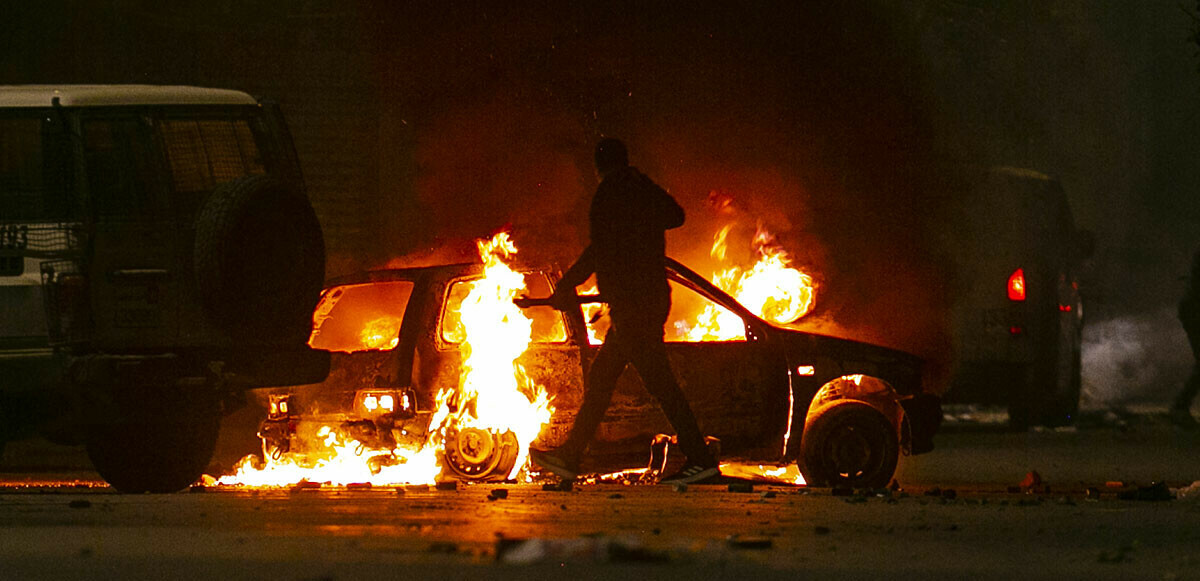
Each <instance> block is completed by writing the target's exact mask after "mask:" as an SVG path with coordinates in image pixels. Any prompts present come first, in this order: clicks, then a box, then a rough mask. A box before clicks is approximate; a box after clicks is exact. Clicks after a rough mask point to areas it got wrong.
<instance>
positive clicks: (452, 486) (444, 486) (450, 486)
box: [437, 480, 458, 492]
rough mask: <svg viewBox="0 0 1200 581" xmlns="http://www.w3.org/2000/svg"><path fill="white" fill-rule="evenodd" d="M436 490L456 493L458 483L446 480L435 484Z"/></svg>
mask: <svg viewBox="0 0 1200 581" xmlns="http://www.w3.org/2000/svg"><path fill="white" fill-rule="evenodd" d="M437 489H438V490H445V491H449V492H456V491H458V481H457V480H448V481H446V482H439V483H437Z"/></svg>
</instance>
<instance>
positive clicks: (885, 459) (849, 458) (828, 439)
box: [801, 401, 900, 488]
mask: <svg viewBox="0 0 1200 581" xmlns="http://www.w3.org/2000/svg"><path fill="white" fill-rule="evenodd" d="M801 454H802V457H803V459H804V469H805V474H804V476H805V478H806V479H807V480H808V482H809V484H810V485H814V486H834V487H852V488H879V487H883V486H887V484H888V482H890V481H891V479H892V475H893V474H894V473H895V472H896V464H897V462H898V461H899V458H900V445H899V440H898V438H897V434H896V429H895V427H894V426H893V425H892V423H891V422H890V421H888V419H887V418H886V417H884V415H883V414H881V413H879V411H878V410H876V409H875V408H873V407H871V406H869V405H867V404H864V403H860V402H856V401H846V402H842V403H836V404H834V405H831V406H829V407H827V408H825V409H823V410H821V411H819V412H818V413H817V415H816V416H814V417H812V418H810V419H809V421H808V422H807V424H806V425H805V427H804V436H803V439H802V441H801Z"/></svg>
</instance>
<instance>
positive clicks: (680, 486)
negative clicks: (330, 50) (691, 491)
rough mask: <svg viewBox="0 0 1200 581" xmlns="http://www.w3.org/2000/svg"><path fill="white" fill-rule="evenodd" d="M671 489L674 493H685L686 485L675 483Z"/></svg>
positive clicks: (684, 483)
mask: <svg viewBox="0 0 1200 581" xmlns="http://www.w3.org/2000/svg"><path fill="white" fill-rule="evenodd" d="M671 489H672V490H674V491H675V492H687V483H686V482H676V483H674V484H672V485H671Z"/></svg>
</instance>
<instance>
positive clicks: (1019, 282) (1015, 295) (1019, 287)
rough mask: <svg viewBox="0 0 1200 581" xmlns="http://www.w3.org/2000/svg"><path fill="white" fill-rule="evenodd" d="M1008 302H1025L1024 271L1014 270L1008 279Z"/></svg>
mask: <svg viewBox="0 0 1200 581" xmlns="http://www.w3.org/2000/svg"><path fill="white" fill-rule="evenodd" d="M1008 300H1010V301H1023V300H1025V270H1024V269H1020V268H1018V269H1016V270H1014V271H1013V273H1012V274H1011V275H1009V277H1008Z"/></svg>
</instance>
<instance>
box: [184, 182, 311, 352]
mask: <svg viewBox="0 0 1200 581" xmlns="http://www.w3.org/2000/svg"><path fill="white" fill-rule="evenodd" d="M194 244H195V248H194V258H193V260H194V267H195V280H196V287H197V291H198V296H199V297H200V298H201V301H202V303H203V305H204V308H205V311H206V313H207V314H208V317H209V320H211V321H212V322H213V323H214V324H215V325H216V326H218V327H220V328H221V329H223V330H224V331H226V332H228V333H230V334H231V335H233V336H234V337H235V338H237V339H249V340H261V339H262V338H264V337H268V338H272V339H277V340H296V339H299V340H301V341H307V339H308V332H309V330H310V325H311V322H312V321H311V316H312V309H313V307H314V306H315V305H316V303H317V300H318V298H319V297H320V293H321V286H322V284H323V283H324V278H325V243H324V239H323V237H322V235H321V225H320V223H319V222H318V221H317V216H316V214H315V213H314V212H313V209H312V205H311V204H309V202H308V199H307V198H305V197H304V195H303V194H302V193H301V192H299V191H295V190H294V189H293V188H291V187H289V186H288V185H286V184H284V183H283V182H280V181H279V180H276V179H274V178H271V177H269V176H263V175H256V176H248V177H244V178H241V179H238V180H234V181H232V182H229V183H226V184H223V185H222V186H220V187H218V188H217V189H216V191H214V192H213V193H212V195H211V196H210V197H209V199H208V200H207V201H206V202H205V204H204V206H203V208H202V209H201V210H200V213H199V215H198V216H197V218H196V238H195V243H194Z"/></svg>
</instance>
